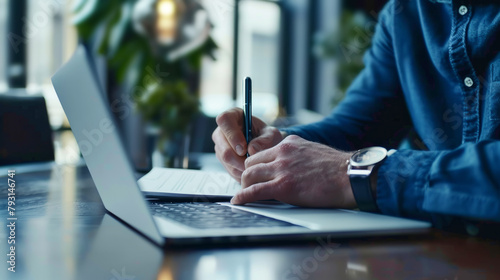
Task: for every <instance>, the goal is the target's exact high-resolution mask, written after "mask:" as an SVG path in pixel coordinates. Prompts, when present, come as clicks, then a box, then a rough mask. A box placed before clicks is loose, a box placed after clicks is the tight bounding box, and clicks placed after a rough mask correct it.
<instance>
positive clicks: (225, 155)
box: [212, 108, 283, 183]
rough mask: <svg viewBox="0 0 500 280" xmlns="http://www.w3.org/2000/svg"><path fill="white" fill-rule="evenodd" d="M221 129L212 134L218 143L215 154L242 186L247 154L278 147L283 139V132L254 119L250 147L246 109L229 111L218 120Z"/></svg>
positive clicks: (218, 117)
mask: <svg viewBox="0 0 500 280" xmlns="http://www.w3.org/2000/svg"><path fill="white" fill-rule="evenodd" d="M216 122H217V125H218V127H217V129H215V131H214V133H213V134H212V140H213V141H214V143H215V155H216V156H217V158H218V159H219V161H220V162H221V163H222V165H223V166H224V168H226V170H227V171H228V172H229V174H230V175H231V176H232V177H233V178H235V179H236V180H237V181H238V182H240V183H241V174H242V173H243V171H244V170H245V159H246V154H247V151H248V153H249V154H250V155H255V154H256V153H258V152H260V151H262V150H265V149H268V148H271V147H273V146H275V145H277V144H278V143H279V142H280V141H281V140H283V136H282V135H281V133H280V131H279V130H278V129H277V128H275V127H272V126H268V125H266V124H265V123H264V122H263V121H262V120H260V119H258V118H256V117H253V118H252V136H253V139H252V141H251V142H250V145H249V146H248V147H247V143H246V140H245V135H244V134H243V110H242V109H240V108H234V109H231V110H228V111H226V112H224V113H222V114H220V115H219V116H217V119H216Z"/></svg>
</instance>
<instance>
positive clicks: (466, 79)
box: [464, 77, 474, 87]
mask: <svg viewBox="0 0 500 280" xmlns="http://www.w3.org/2000/svg"><path fill="white" fill-rule="evenodd" d="M464 84H465V86H466V87H471V86H473V85H474V81H472V79H471V78H469V77H467V78H465V80H464Z"/></svg>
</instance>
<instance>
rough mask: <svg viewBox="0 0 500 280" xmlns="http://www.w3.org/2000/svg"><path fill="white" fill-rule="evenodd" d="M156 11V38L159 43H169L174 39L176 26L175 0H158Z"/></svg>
mask: <svg viewBox="0 0 500 280" xmlns="http://www.w3.org/2000/svg"><path fill="white" fill-rule="evenodd" d="M156 12H157V19H156V32H157V39H158V41H159V42H161V43H164V44H170V43H172V42H173V41H174V39H175V31H176V28H177V22H176V5H175V0H159V1H158V3H157V4H156Z"/></svg>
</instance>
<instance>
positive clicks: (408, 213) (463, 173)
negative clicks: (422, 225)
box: [286, 0, 500, 226]
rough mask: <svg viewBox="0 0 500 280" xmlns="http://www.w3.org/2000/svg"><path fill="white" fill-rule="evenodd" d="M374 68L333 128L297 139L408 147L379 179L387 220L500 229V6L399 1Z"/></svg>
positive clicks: (370, 61)
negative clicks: (490, 224) (484, 224)
mask: <svg viewBox="0 0 500 280" xmlns="http://www.w3.org/2000/svg"><path fill="white" fill-rule="evenodd" d="M378 19H379V23H378V25H377V28H376V31H375V34H374V37H373V41H372V47H371V49H370V50H369V51H368V52H367V53H366V54H365V57H364V63H365V69H364V70H363V71H362V72H361V74H360V75H359V76H358V77H357V79H356V80H355V81H354V83H353V84H352V85H351V87H350V88H349V90H348V93H347V95H346V98H345V99H344V101H343V102H341V104H340V105H339V106H338V107H337V108H335V110H334V111H333V112H332V114H331V115H330V116H328V117H326V118H325V119H324V120H323V121H321V122H318V123H314V124H310V125H305V126H299V127H294V128H290V129H287V130H286V131H287V132H288V133H290V134H296V135H299V136H301V137H303V138H305V139H308V140H312V141H317V142H322V143H325V144H327V145H330V146H333V147H336V148H338V149H344V150H355V149H359V148H362V147H367V146H374V145H378V146H384V147H386V148H395V147H398V146H399V145H400V143H401V140H402V139H403V137H405V136H406V135H408V133H409V132H410V133H412V134H413V135H415V136H417V137H415V138H414V139H413V140H412V141H411V143H410V144H412V146H413V147H417V148H420V150H415V149H406V150H403V149H400V150H399V151H398V152H397V153H395V154H394V155H393V156H391V157H389V158H387V159H386V160H385V161H384V162H383V164H382V165H381V167H380V169H379V171H378V179H377V180H378V181H377V204H378V207H379V208H380V210H381V212H382V213H385V214H389V215H397V216H405V217H410V218H416V219H422V220H429V221H432V222H433V223H434V224H435V225H440V226H446V225H449V224H452V223H453V222H454V221H456V220H457V219H458V220H462V221H463V220H471V219H472V220H476V221H477V220H480V221H497V222H498V221H500V53H499V51H500V3H499V2H498V1H473V0H460V1H458V0H457V1H455V0H453V1H452V0H406V1H403V0H399V1H391V2H389V3H388V4H387V5H386V6H385V8H384V9H383V11H382V12H381V13H380V14H379V17H378Z"/></svg>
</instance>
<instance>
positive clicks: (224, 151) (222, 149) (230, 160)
mask: <svg viewBox="0 0 500 280" xmlns="http://www.w3.org/2000/svg"><path fill="white" fill-rule="evenodd" d="M212 140H213V141H214V143H215V147H216V148H217V150H216V151H215V153H216V156H217V158H218V159H219V161H221V162H222V163H224V164H229V165H231V166H233V167H236V168H238V169H239V170H241V171H243V170H244V169H245V164H244V161H245V158H246V157H241V156H240V155H238V154H237V153H236V152H235V151H234V150H233V148H232V147H231V146H230V144H229V143H228V142H227V139H226V137H225V136H224V134H222V132H221V130H220V128H216V129H215V131H214V133H213V134H212Z"/></svg>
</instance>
